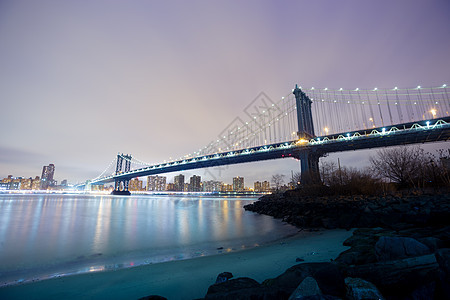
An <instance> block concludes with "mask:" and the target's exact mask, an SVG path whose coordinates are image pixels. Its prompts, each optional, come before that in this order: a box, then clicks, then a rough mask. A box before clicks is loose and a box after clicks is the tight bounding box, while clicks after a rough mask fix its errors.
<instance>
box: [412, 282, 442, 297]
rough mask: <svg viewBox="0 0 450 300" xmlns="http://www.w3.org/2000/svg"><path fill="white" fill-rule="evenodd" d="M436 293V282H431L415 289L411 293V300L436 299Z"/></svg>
mask: <svg viewBox="0 0 450 300" xmlns="http://www.w3.org/2000/svg"><path fill="white" fill-rule="evenodd" d="M435 293H436V282H434V281H432V282H429V283H428V284H425V285H422V286H420V287H418V288H417V289H415V290H414V291H413V292H412V293H411V296H410V297H409V298H410V299H413V300H420V299H436V297H435ZM437 299H439V298H437Z"/></svg>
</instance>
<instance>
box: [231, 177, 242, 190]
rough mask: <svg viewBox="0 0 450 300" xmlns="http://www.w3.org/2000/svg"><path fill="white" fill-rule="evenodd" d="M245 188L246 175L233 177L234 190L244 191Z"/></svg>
mask: <svg viewBox="0 0 450 300" xmlns="http://www.w3.org/2000/svg"><path fill="white" fill-rule="evenodd" d="M243 190H244V177H239V176H238V177H234V178H233V191H235V192H242V191H243Z"/></svg>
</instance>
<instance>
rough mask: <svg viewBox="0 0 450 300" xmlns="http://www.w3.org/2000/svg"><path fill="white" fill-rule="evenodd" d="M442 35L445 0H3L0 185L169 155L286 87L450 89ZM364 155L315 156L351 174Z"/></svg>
mask: <svg viewBox="0 0 450 300" xmlns="http://www.w3.org/2000/svg"><path fill="white" fill-rule="evenodd" d="M449 37H450V2H449V1H447V0H441V1H438V0H435V1H434V0H423V1H413V0H404V1H392V0H389V1H387V0H377V1H361V0H355V1H345V0H343V1H336V0H328V1H306V0H305V1H109V0H108V1H106V0H105V1H87V0H86V1H84V0H81V1H60V0H58V1H56V0H55V1H46V0H40V1H31V0H30V1H21V0H11V1H0V101H1V106H0V128H1V135H0V137H1V138H0V177H1V178H3V177H4V176H7V175H8V174H12V175H14V176H27V177H29V176H36V175H40V173H41V170H42V166H43V165H47V164H49V163H54V164H55V166H56V172H55V177H56V179H57V180H59V181H60V180H62V179H68V180H69V182H76V181H81V180H85V179H89V178H93V177H96V176H97V175H99V174H100V173H101V172H102V171H103V170H104V169H105V167H106V166H107V165H108V164H109V163H110V162H111V160H112V159H113V158H114V156H115V155H116V154H117V152H123V153H131V154H132V155H133V156H136V157H137V158H139V159H141V160H144V161H148V162H155V163H156V162H161V161H163V160H165V159H168V158H169V157H180V156H182V155H185V154H187V153H191V152H193V151H195V150H196V149H198V148H200V147H202V146H204V145H206V144H208V143H209V142H210V141H211V140H213V139H215V138H216V137H217V135H218V134H219V133H220V132H221V131H222V130H223V129H224V128H225V127H226V126H227V125H228V124H229V123H230V122H231V121H232V120H233V119H234V118H235V117H236V116H238V115H243V110H244V108H245V107H246V106H247V105H248V104H249V103H250V102H251V101H252V100H253V99H254V98H255V97H256V96H257V95H258V94H259V93H260V92H265V93H266V94H267V95H268V96H269V97H271V98H272V99H279V98H280V97H281V96H284V95H286V94H287V93H289V91H290V90H291V89H292V88H293V87H294V85H295V83H299V84H300V85H302V86H304V87H311V86H318V87H330V88H331V87H344V88H356V87H360V88H371V87H375V86H377V87H380V88H381V87H394V86H398V87H414V86H417V85H422V86H440V85H442V84H443V83H447V84H449V83H450V82H449V80H450V57H449V53H450V38H449ZM442 145H443V147H447V148H448V143H447V144H442ZM370 154H371V152H368V151H360V152H353V153H347V154H344V153H340V154H338V155H332V156H329V157H328V158H326V159H331V160H336V159H337V157H340V158H341V164H344V165H349V166H356V165H361V166H362V165H366V164H367V161H368V156H369V155H370ZM298 168H299V167H298V162H297V161H295V160H276V161H269V162H261V163H253V164H245V165H240V166H230V167H227V168H226V169H225V170H222V171H220V172H219V171H218V170H211V171H212V172H211V173H214V177H215V178H217V179H219V180H224V181H226V182H231V177H233V176H235V175H241V176H245V177H246V179H248V180H246V185H250V183H251V182H253V180H256V179H259V180H270V177H271V175H272V174H274V173H283V174H286V175H289V174H290V172H291V170H294V171H298ZM194 173H195V174H199V175H202V176H203V177H205V174H206V173H205V171H204V170H198V171H191V172H186V173H185V174H186V175H188V176H189V175H190V174H194ZM168 176H169V177H171V176H173V174H169V175H168ZM203 179H213V178H212V177H208V176H206V178H203Z"/></svg>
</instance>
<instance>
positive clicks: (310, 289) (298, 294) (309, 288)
mask: <svg viewBox="0 0 450 300" xmlns="http://www.w3.org/2000/svg"><path fill="white" fill-rule="evenodd" d="M321 294H322V292H321V291H320V289H319V286H318V285H317V281H316V280H315V279H314V278H312V277H306V278H305V279H303V281H302V283H300V285H299V286H298V287H297V288H296V289H295V291H294V292H293V293H292V295H291V296H290V297H289V300H294V299H304V297H307V296H315V295H321Z"/></svg>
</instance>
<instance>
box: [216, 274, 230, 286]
mask: <svg viewBox="0 0 450 300" xmlns="http://www.w3.org/2000/svg"><path fill="white" fill-rule="evenodd" d="M230 278H233V274H231V273H230V272H222V273H220V274H219V275H217V279H216V283H221V282H225V281H227V280H228V279H230Z"/></svg>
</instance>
